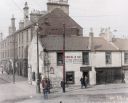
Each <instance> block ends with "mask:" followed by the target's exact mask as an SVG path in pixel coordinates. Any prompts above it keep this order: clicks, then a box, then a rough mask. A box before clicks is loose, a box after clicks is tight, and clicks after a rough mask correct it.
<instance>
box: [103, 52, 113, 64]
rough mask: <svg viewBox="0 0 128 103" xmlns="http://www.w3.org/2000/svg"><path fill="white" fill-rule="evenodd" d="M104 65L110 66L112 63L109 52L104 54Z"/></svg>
mask: <svg viewBox="0 0 128 103" xmlns="http://www.w3.org/2000/svg"><path fill="white" fill-rule="evenodd" d="M105 55H106V64H111V63H112V54H111V52H106V54H105Z"/></svg>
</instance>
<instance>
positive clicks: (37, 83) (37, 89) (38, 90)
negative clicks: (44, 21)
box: [36, 23, 41, 93]
mask: <svg viewBox="0 0 128 103" xmlns="http://www.w3.org/2000/svg"><path fill="white" fill-rule="evenodd" d="M36 33H37V39H36V42H37V82H36V91H37V93H41V91H40V77H39V76H40V75H39V44H38V41H39V40H38V39H39V37H38V36H39V26H38V23H37V24H36Z"/></svg>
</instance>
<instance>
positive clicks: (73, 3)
mask: <svg viewBox="0 0 128 103" xmlns="http://www.w3.org/2000/svg"><path fill="white" fill-rule="evenodd" d="M25 1H27V2H28V4H29V7H30V11H32V10H33V9H37V10H46V2H47V0H1V2H0V14H1V16H0V32H3V33H4V36H7V35H8V26H9V25H10V18H11V16H12V14H14V15H15V18H16V25H18V22H19V21H20V20H22V19H23V10H22V9H23V7H24V2H25ZM69 5H70V16H71V17H72V18H73V19H74V20H76V21H77V22H78V23H79V24H80V25H81V26H82V27H83V28H84V34H85V35H87V34H88V32H89V28H91V27H92V28H93V30H94V32H95V34H96V35H97V34H98V33H99V31H100V28H102V27H103V28H106V27H110V28H111V30H112V31H114V30H117V32H116V33H115V35H121V36H122V35H127V34H128V0H69Z"/></svg>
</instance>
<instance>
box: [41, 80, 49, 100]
mask: <svg viewBox="0 0 128 103" xmlns="http://www.w3.org/2000/svg"><path fill="white" fill-rule="evenodd" d="M41 83H42V88H43V94H44V99H48V81H47V80H46V79H42V81H41Z"/></svg>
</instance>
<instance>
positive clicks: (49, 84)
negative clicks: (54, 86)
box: [47, 79, 51, 93]
mask: <svg viewBox="0 0 128 103" xmlns="http://www.w3.org/2000/svg"><path fill="white" fill-rule="evenodd" d="M47 81H48V93H50V86H51V83H50V80H49V79H48V80H47Z"/></svg>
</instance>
